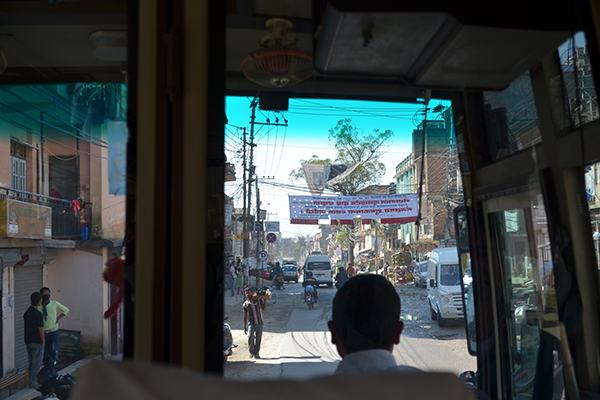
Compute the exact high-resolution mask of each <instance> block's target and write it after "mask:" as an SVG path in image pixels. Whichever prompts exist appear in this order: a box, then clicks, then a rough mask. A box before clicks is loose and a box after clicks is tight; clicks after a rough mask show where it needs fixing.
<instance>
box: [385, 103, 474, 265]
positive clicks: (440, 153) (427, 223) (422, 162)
mask: <svg viewBox="0 0 600 400" xmlns="http://www.w3.org/2000/svg"><path fill="white" fill-rule="evenodd" d="M451 112H452V110H451V108H447V109H445V110H443V111H442V112H441V113H440V114H439V115H440V118H439V119H435V120H427V121H426V129H425V130H426V135H425V143H424V144H425V148H423V132H424V129H423V127H424V125H423V123H421V124H420V125H419V126H418V127H417V129H415V130H413V132H412V139H413V152H412V154H410V155H409V156H408V157H406V158H405V159H404V160H402V162H400V163H399V164H398V165H397V166H396V175H395V176H394V177H395V179H396V190H397V193H418V192H419V185H421V179H422V198H421V210H420V212H421V221H420V224H419V228H418V229H419V232H418V240H417V232H416V225H415V224H414V223H410V224H402V225H400V227H399V229H398V231H397V235H398V239H399V240H400V242H401V243H402V244H403V245H405V246H407V245H409V246H410V248H411V250H412V252H413V255H415V256H419V255H420V253H421V254H422V253H425V252H427V251H430V250H432V249H433V248H434V247H435V246H439V245H442V246H445V245H448V244H451V243H452V238H453V237H454V229H453V223H452V210H453V209H454V208H455V207H456V206H458V205H459V204H460V203H461V202H462V183H461V182H460V174H459V169H458V156H457V152H456V143H455V138H454V132H453V128H452V123H451ZM421 170H423V174H421ZM421 175H422V176H421Z"/></svg>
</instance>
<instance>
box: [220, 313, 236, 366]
mask: <svg viewBox="0 0 600 400" xmlns="http://www.w3.org/2000/svg"><path fill="white" fill-rule="evenodd" d="M234 347H237V346H235V345H234V344H233V335H232V334H231V326H230V325H229V317H225V319H224V320H223V361H227V357H229V356H230V355H232V354H233V348H234Z"/></svg>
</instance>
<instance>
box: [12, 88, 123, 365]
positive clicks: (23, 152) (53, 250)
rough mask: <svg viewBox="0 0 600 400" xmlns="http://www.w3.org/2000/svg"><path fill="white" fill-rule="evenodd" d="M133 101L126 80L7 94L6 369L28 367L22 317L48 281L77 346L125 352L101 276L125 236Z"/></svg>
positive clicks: (73, 347)
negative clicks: (128, 119) (129, 113)
mask: <svg viewBox="0 0 600 400" xmlns="http://www.w3.org/2000/svg"><path fill="white" fill-rule="evenodd" d="M126 98H127V89H126V87H125V85H121V84H106V85H105V84H87V83H86V84H61V85H30V86H24V85H21V86H7V87H4V90H3V91H2V93H0V104H2V105H3V107H2V109H1V110H0V261H1V262H0V267H1V273H0V283H1V286H0V287H1V288H2V335H1V341H0V344H1V351H2V356H1V361H2V373H3V374H5V373H7V372H8V371H10V370H11V369H13V368H21V369H25V368H27V351H26V348H25V344H24V342H23V314H24V312H25V310H26V309H27V308H28V307H29V296H30V295H31V293H32V292H34V291H39V290H40V288H41V287H42V286H48V287H49V288H50V289H51V291H52V299H53V300H57V301H59V302H61V303H63V304H64V305H65V306H67V307H68V308H69V310H70V311H69V314H68V316H67V317H66V318H64V319H61V321H60V328H61V330H63V331H64V333H68V332H67V331H73V332H71V333H72V335H71V337H75V336H77V337H79V338H80V339H79V340H80V342H79V343H71V349H70V350H71V351H72V352H76V353H79V355H80V356H84V355H86V354H91V353H113V354H117V353H119V352H120V342H121V340H120V337H121V335H120V333H121V331H120V327H121V326H122V325H121V323H120V320H119V318H120V312H119V313H118V314H117V315H116V316H113V317H112V318H111V319H108V320H106V319H104V318H103V313H104V311H105V310H106V309H107V308H108V306H109V305H110V299H112V298H113V297H114V295H115V292H116V288H115V287H113V286H110V285H109V284H107V283H106V282H104V280H103V277H102V274H103V271H104V268H105V263H106V262H107V261H108V259H109V258H111V257H113V256H115V255H116V256H117V257H120V256H121V253H122V246H123V238H124V237H125V234H126V232H125V195H126V190H125V188H126V172H125V166H126V143H127V131H126V124H125V118H126V110H127V107H126ZM76 199H79V201H78V202H77V203H75V202H73V201H74V200H76ZM79 207H81V209H80V210H79V209H78V208H79Z"/></svg>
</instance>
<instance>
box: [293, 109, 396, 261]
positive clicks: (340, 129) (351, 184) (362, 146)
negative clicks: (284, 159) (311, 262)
mask: <svg viewBox="0 0 600 400" xmlns="http://www.w3.org/2000/svg"><path fill="white" fill-rule="evenodd" d="M393 135H394V133H393V132H392V131H391V130H389V129H388V130H386V131H384V132H381V131H380V130H379V129H373V131H372V132H371V133H368V134H367V133H364V132H361V131H359V130H358V128H357V127H356V125H354V124H352V120H351V119H349V118H347V119H342V120H339V121H338V123H337V125H336V126H334V127H333V128H331V129H329V141H330V142H333V145H334V146H335V149H336V151H337V153H336V158H335V160H334V161H333V162H332V161H331V159H329V158H324V159H321V158H319V157H318V156H316V155H313V156H312V157H311V158H309V159H308V160H302V161H301V162H302V163H311V164H324V165H338V164H351V163H358V166H357V167H356V169H355V170H354V171H352V173H351V174H350V175H348V176H347V177H346V178H345V179H343V180H342V181H341V182H339V183H336V184H334V185H332V186H330V187H329V189H330V190H332V191H333V192H334V193H337V194H339V195H342V196H354V195H356V194H357V193H358V192H360V191H361V190H363V189H365V188H367V187H369V186H371V185H376V184H379V183H381V180H382V177H383V175H385V164H383V163H381V162H379V158H380V157H381V155H382V154H383V152H382V147H383V146H384V145H385V144H387V143H388V141H389V140H390V139H391V138H392V136H393ZM290 179H291V180H292V181H297V180H301V179H304V170H303V169H302V167H299V168H296V169H294V170H292V172H290ZM354 226H357V223H356V221H355V224H354ZM356 231H357V228H354V227H351V226H347V225H344V226H342V227H341V228H339V230H338V231H337V238H336V241H337V242H338V243H339V244H340V245H341V247H342V248H344V247H347V248H348V249H353V248H354V244H355V243H356V240H357V238H356ZM294 254H295V253H294ZM350 262H352V263H353V264H354V252H353V251H350Z"/></svg>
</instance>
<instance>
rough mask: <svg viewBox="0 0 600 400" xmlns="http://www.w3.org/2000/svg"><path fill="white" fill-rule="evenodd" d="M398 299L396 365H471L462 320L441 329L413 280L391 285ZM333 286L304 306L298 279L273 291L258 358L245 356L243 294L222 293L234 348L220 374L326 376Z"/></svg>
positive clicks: (330, 362) (331, 363)
mask: <svg viewBox="0 0 600 400" xmlns="http://www.w3.org/2000/svg"><path fill="white" fill-rule="evenodd" d="M396 290H397V291H398V293H399V294H400V298H401V301H402V319H403V320H404V323H405V329H404V332H403V333H402V337H401V341H400V345H398V346H396V347H395V349H394V355H395V357H396V360H397V361H398V363H399V364H405V365H411V366H414V367H417V368H420V369H422V370H427V371H433V370H437V371H439V370H443V371H450V372H452V373H455V374H457V375H458V374H460V373H461V372H463V371H466V370H475V369H476V359H475V357H472V356H470V355H469V354H468V352H467V346H466V341H465V329H464V327H463V325H462V323H459V322H450V323H449V324H448V326H447V327H444V328H440V327H439V326H438V325H437V322H435V321H431V319H430V316H429V306H428V303H427V289H423V288H416V287H415V286H414V284H413V283H412V282H409V283H406V284H401V285H398V286H397V287H396ZM335 292H336V289H335V288H331V289H330V288H327V287H324V286H321V287H319V302H318V303H317V304H316V305H315V308H314V309H312V310H309V309H308V308H307V306H306V305H305V304H304V302H303V297H302V284H301V283H297V284H294V283H289V284H286V285H285V290H274V295H273V298H272V299H271V300H269V301H268V308H267V311H266V312H265V313H264V319H265V326H264V334H263V339H262V345H261V352H260V355H261V357H262V358H261V359H260V360H254V359H249V358H248V339H247V336H246V335H245V334H244V331H243V326H242V321H243V319H242V317H243V314H242V299H241V297H240V298H238V299H237V300H236V298H235V297H230V296H226V298H225V315H226V316H229V318H230V320H231V321H230V325H231V328H232V330H233V339H234V343H235V344H237V347H236V348H235V349H234V350H233V355H232V356H231V357H229V359H228V361H227V363H226V364H225V373H224V377H225V379H232V380H260V379H306V378H310V377H313V376H319V375H329V374H331V373H333V371H334V370H335V368H336V366H337V363H338V362H339V360H340V357H339V355H338V354H337V351H336V348H335V346H334V345H333V344H332V343H331V337H330V334H329V332H328V330H327V321H328V320H329V319H330V318H331V303H332V300H333V296H334V295H335Z"/></svg>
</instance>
